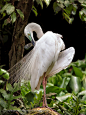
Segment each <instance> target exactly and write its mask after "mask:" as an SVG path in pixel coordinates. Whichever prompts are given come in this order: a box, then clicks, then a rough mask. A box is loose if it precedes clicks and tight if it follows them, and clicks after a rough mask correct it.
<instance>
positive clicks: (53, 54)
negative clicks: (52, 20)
mask: <svg viewBox="0 0 86 115" xmlns="http://www.w3.org/2000/svg"><path fill="white" fill-rule="evenodd" d="M33 31H35V32H36V33H37V37H38V38H40V39H39V40H38V41H37V42H35V40H34V37H33ZM24 34H25V36H26V37H27V38H28V39H29V37H31V38H32V39H33V41H34V42H35V46H34V48H33V50H32V51H31V52H30V53H28V54H27V55H26V56H25V57H24V58H23V59H22V60H21V61H19V62H18V63H17V64H16V65H14V66H13V67H12V68H11V69H10V70H9V73H10V76H11V77H12V78H13V79H12V81H11V82H17V81H20V80H21V79H29V80H30V82H31V89H32V91H34V89H39V88H40V85H41V83H42V81H43V78H44V77H46V78H47V77H50V76H51V75H54V74H56V73H58V72H59V71H61V70H62V69H64V68H66V67H67V66H68V65H69V64H70V63H71V61H72V59H73V56H74V53H75V50H74V48H73V47H70V48H68V49H67V50H64V49H65V44H64V42H63V40H62V39H61V38H62V35H60V34H56V33H53V32H52V31H48V32H46V33H45V34H43V31H42V29H41V27H40V25H38V24H36V23H30V24H28V25H27V26H26V27H25V29H24ZM29 35H31V36H29ZM61 50H64V51H62V52H61ZM45 103H46V102H45ZM45 105H46V104H45Z"/></svg>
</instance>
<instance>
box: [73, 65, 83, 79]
mask: <svg viewBox="0 0 86 115" xmlns="http://www.w3.org/2000/svg"><path fill="white" fill-rule="evenodd" d="M73 70H74V72H75V75H76V76H77V77H80V78H83V73H82V71H81V70H80V69H79V68H77V67H75V66H73Z"/></svg>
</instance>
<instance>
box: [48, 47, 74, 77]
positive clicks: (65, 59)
mask: <svg viewBox="0 0 86 115" xmlns="http://www.w3.org/2000/svg"><path fill="white" fill-rule="evenodd" d="M74 54H75V49H74V48H73V47H70V48H68V49H66V50H64V51H62V52H60V54H59V57H58V59H57V61H56V63H55V65H54V67H53V68H52V70H51V72H50V73H49V74H48V77H50V76H53V75H54V74H56V73H58V72H60V71H61V70H63V69H65V68H67V67H68V66H69V64H70V63H71V61H72V59H73V57H74Z"/></svg>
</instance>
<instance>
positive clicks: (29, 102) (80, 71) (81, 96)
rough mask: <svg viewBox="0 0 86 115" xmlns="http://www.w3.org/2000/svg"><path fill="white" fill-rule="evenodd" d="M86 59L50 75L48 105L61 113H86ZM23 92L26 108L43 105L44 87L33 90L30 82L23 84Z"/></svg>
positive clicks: (76, 114)
mask: <svg viewBox="0 0 86 115" xmlns="http://www.w3.org/2000/svg"><path fill="white" fill-rule="evenodd" d="M85 82H86V60H83V61H80V60H78V61H76V62H73V63H71V64H70V66H69V67H68V68H67V69H65V70H63V71H61V72H59V73H58V74H56V75H54V76H52V77H49V79H48V83H47V86H46V96H47V103H48V106H49V107H51V108H53V109H54V110H56V111H57V112H58V113H60V114H66V115H78V114H84V115H85V114H86V83H85ZM21 94H22V96H23V102H24V105H25V108H26V109H31V108H35V107H39V106H42V101H43V87H42V85H41V87H40V90H39V91H36V90H35V92H34V93H32V92H31V87H30V82H27V83H24V84H22V86H21Z"/></svg>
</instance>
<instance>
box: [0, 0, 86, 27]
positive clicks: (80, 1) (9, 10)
mask: <svg viewBox="0 0 86 115" xmlns="http://www.w3.org/2000/svg"><path fill="white" fill-rule="evenodd" d="M51 1H52V0H36V2H37V4H38V5H41V8H42V9H43V4H44V3H45V4H46V6H47V7H48V6H49V5H50V3H51ZM4 3H5V5H4V4H3V2H2V1H1V2H0V6H1V7H2V9H1V10H0V13H1V14H2V18H4V17H6V16H7V15H8V16H9V17H8V18H6V19H5V20H4V24H3V26H4V25H7V24H8V23H11V22H12V23H14V22H15V21H16V19H17V16H16V14H19V15H20V17H21V18H22V19H24V14H23V12H22V11H21V10H20V9H16V7H15V6H14V5H13V4H11V3H10V0H4ZM53 9H54V12H55V14H57V13H58V12H59V11H62V15H63V17H64V18H65V20H66V21H67V22H68V23H69V24H72V22H73V20H74V16H75V15H76V12H77V11H78V13H79V17H80V19H81V20H82V21H86V1H85V0H77V1H76V0H54V2H53ZM32 10H33V12H34V13H35V15H36V16H37V15H38V13H37V9H36V7H35V6H34V5H33V6H32Z"/></svg>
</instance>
